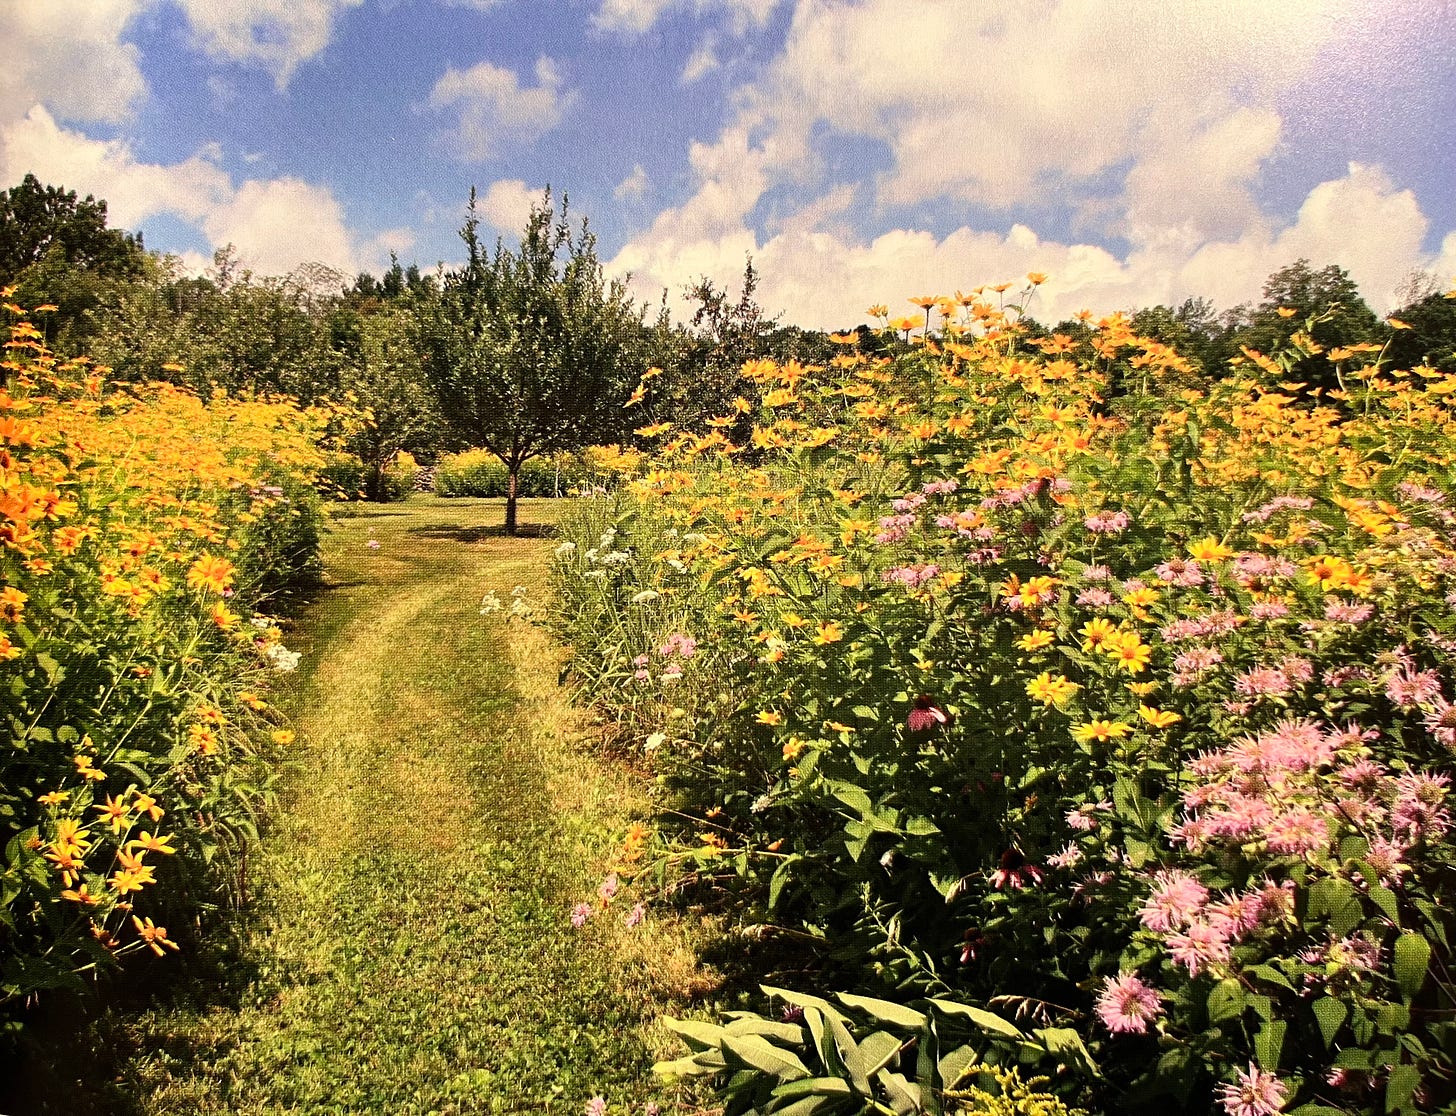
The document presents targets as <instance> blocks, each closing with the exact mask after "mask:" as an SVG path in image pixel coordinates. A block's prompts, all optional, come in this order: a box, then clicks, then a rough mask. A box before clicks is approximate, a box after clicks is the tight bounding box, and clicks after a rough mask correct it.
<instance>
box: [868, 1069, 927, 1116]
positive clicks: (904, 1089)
mask: <svg viewBox="0 0 1456 1116" xmlns="http://www.w3.org/2000/svg"><path fill="white" fill-rule="evenodd" d="M875 1079H876V1080H877V1081H878V1082H879V1083H880V1084H881V1085H883V1086H884V1087H885V1093H886V1094H887V1095H888V1096H889V1098H890V1107H891V1108H893V1109H894V1110H895V1116H915V1113H917V1112H921V1111H923V1110H922V1108H921V1105H920V1090H919V1089H918V1088H917V1087H916V1086H914V1085H912V1084H911V1083H910V1082H908V1081H906V1080H905V1077H904V1075H903V1074H899V1073H891V1072H890V1071H889V1070H880V1072H879V1073H878V1074H876V1075H875Z"/></svg>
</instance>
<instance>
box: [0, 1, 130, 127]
mask: <svg viewBox="0 0 1456 1116" xmlns="http://www.w3.org/2000/svg"><path fill="white" fill-rule="evenodd" d="M146 2H147V0H10V2H9V3H5V4H0V42H3V43H4V44H5V64H4V66H0V122H6V121H11V120H15V119H18V118H19V117H21V116H23V115H24V114H25V113H26V112H29V111H30V109H31V108H32V107H34V106H35V105H37V104H44V105H46V106H47V107H48V108H49V110H50V111H51V112H52V113H54V114H55V115H56V116H58V117H60V118H61V119H63V120H73V121H102V122H106V123H115V122H119V121H122V120H125V119H126V118H127V117H128V116H129V115H130V114H131V112H132V110H133V108H134V107H135V106H136V104H137V103H138V102H139V101H140V100H141V99H142V98H143V97H145V96H146V92H147V85H146V80H145V79H144V78H143V77H142V72H141V69H140V67H139V66H138V59H139V57H140V55H139V52H138V50H137V48H136V47H135V46H133V45H132V44H130V43H123V42H121V34H122V31H123V30H124V29H125V28H126V25H127V24H128V23H129V22H130V21H131V19H132V18H133V17H134V16H136V15H137V14H138V13H139V12H140V11H141V10H142V9H143V7H145V5H146Z"/></svg>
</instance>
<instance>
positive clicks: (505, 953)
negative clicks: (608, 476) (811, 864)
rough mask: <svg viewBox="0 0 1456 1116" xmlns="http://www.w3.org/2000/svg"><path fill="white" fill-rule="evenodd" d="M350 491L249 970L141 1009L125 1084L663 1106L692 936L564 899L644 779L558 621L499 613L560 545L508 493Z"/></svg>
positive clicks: (251, 940)
mask: <svg viewBox="0 0 1456 1116" xmlns="http://www.w3.org/2000/svg"><path fill="white" fill-rule="evenodd" d="M556 510H557V507H556V505H553V504H551V503H550V502H547V501H526V502H524V503H523V507H522V515H521V519H522V523H523V524H533V523H542V522H547V521H549V520H551V519H554V517H555V513H556ZM354 511H355V514H352V515H350V516H349V517H348V518H341V519H339V520H337V521H336V522H335V524H334V530H333V532H332V533H331V535H330V537H329V539H328V541H327V544H326V545H327V558H328V569H329V571H330V578H331V581H332V583H333V584H334V586H335V587H334V588H332V589H331V590H330V591H329V592H328V593H327V594H326V595H325V596H324V597H323V599H322V600H321V601H320V602H319V604H318V605H317V606H315V608H314V609H313V610H312V612H311V613H310V614H309V615H307V617H306V618H305V620H304V622H303V624H302V625H301V629H300V631H299V632H298V633H297V634H296V636H295V643H296V644H297V646H298V647H299V648H300V649H301V650H303V651H304V653H305V661H304V667H303V668H302V669H301V671H300V674H299V677H298V680H297V683H296V685H295V687H294V692H293V693H292V694H291V695H290V696H289V698H288V704H289V706H290V707H291V709H292V711H293V713H294V717H295V723H296V727H297V729H298V743H297V745H296V748H297V756H296V768H295V769H294V770H293V772H292V773H291V775H290V778H289V780H288V785H289V791H288V793H287V796H286V808H285V810H284V812H283V814H282V816H281V818H280V819H279V821H278V823H277V825H276V827H275V830H274V832H273V834H272V836H271V838H270V840H269V841H268V842H267V845H266V850H265V854H264V858H263V862H262V864H260V865H259V866H258V867H257V868H256V869H255V871H254V878H255V884H254V886H255V889H256V892H257V896H258V900H257V908H256V910H255V913H254V917H253V921H252V923H251V925H250V927H249V928H248V930H247V933H246V939H245V942H244V945H243V949H242V953H243V957H244V960H245V963H244V965H242V966H240V967H239V968H238V969H237V971H238V972H239V973H246V972H247V971H248V969H249V968H250V967H251V968H252V969H253V970H254V972H253V975H252V976H251V978H250V979H247V980H245V981H244V982H243V983H242V986H241V987H239V988H236V989H197V990H196V1002H195V1003H189V1004H187V1005H186V1006H183V1007H175V1008H168V1009H155V1010H153V1011H151V1012H150V1013H148V1014H146V1015H144V1016H142V1017H141V1018H140V1019H139V1020H138V1021H136V1022H133V1023H131V1024H130V1025H129V1030H130V1032H131V1034H130V1038H131V1039H132V1040H133V1041H134V1042H135V1044H136V1048H137V1049H139V1050H140V1051H141V1053H140V1054H139V1055H138V1056H137V1057H136V1058H135V1059H134V1060H132V1061H131V1062H130V1063H129V1064H127V1065H124V1066H123V1067H122V1074H123V1077H124V1080H125V1085H124V1087H123V1089H122V1091H123V1092H124V1093H125V1094H126V1096H127V1097H128V1099H129V1100H130V1101H132V1102H134V1103H135V1106H136V1110H137V1111H138V1112H142V1113H158V1114H160V1113H177V1112H189V1113H192V1112H196V1113H204V1114H206V1113H230V1114H232V1113H272V1112H289V1111H296V1112H309V1113H323V1112H381V1113H384V1112H387V1113H391V1114H395V1113H427V1112H439V1113H451V1112H460V1113H463V1112H523V1111H534V1110H542V1111H562V1112H580V1111H582V1109H583V1108H584V1106H585V1103H586V1101H587V1100H588V1099H589V1098H590V1097H592V1096H593V1095H595V1094H604V1095H605V1096H607V1097H608V1098H609V1100H610V1101H611V1102H612V1103H613V1106H614V1107H613V1111H617V1110H618V1106H621V1108H620V1110H621V1111H628V1110H635V1111H640V1110H641V1108H642V1106H643V1104H644V1103H645V1102H646V1101H648V1100H656V1101H658V1102H659V1103H661V1104H662V1105H663V1108H664V1110H671V1105H670V1103H669V1101H670V1099H671V1098H670V1097H669V1096H668V1095H666V1094H665V1092H664V1090H663V1089H662V1087H661V1086H660V1084H658V1083H656V1082H654V1081H652V1080H651V1078H650V1074H649V1067H650V1064H651V1061H652V1060H653V1057H654V1056H655V1055H656V1054H658V1053H660V1050H655V1049H653V1047H654V1046H659V1045H660V1040H657V1039H654V1038H653V1036H652V1028H651V1023H650V1021H651V1019H652V1018H653V1017H655V1015H657V1014H658V1013H659V1012H660V1011H662V1010H663V1008H664V1007H665V1005H666V1004H668V1003H669V1002H671V1001H672V1000H673V999H674V998H675V997H677V996H680V995H681V994H682V993H683V990H684V989H685V988H686V987H687V986H688V985H689V983H690V982H692V981H694V980H695V979H700V978H697V977H696V976H695V973H694V962H693V951H692V949H691V948H690V947H689V944H688V943H687V942H686V941H685V940H684V938H683V936H682V931H681V930H680V929H679V928H677V927H676V926H672V925H665V924H662V923H658V922H656V921H655V920H649V921H648V923H647V925H645V926H643V927H639V928H638V929H636V930H635V931H630V932H629V931H626V930H625V929H623V928H622V927H621V926H613V925H611V923H612V922H613V920H612V919H609V918H605V917H604V918H602V919H600V920H596V921H594V922H593V923H592V924H591V925H589V926H588V927H587V928H585V929H584V930H573V929H572V927H571V926H570V924H569V921H568V917H567V916H568V912H569V910H570V907H571V905H572V904H573V903H574V902H576V901H578V900H579V899H580V898H582V897H583V896H586V895H591V894H592V891H593V889H594V888H595V885H596V881H597V879H598V878H599V870H600V866H601V861H602V858H603V857H604V855H605V854H606V852H607V850H608V849H609V848H610V847H611V846H612V845H613V844H614V843H615V842H616V840H618V834H619V833H620V831H621V830H622V829H623V828H625V826H626V824H627V821H628V820H629V818H630V817H631V816H633V815H634V814H641V813H643V812H645V811H646V809H647V803H646V802H645V800H644V798H643V791H642V789H641V787H640V784H637V785H634V782H633V781H632V780H630V779H629V778H628V777H627V775H626V774H625V773H622V772H618V771H614V770H612V769H611V768H609V767H606V766H604V765H603V764H602V763H601V762H599V761H598V760H597V759H595V758H593V756H592V755H591V754H590V752H589V751H588V750H586V749H585V748H583V747H582V745H581V743H580V734H579V730H578V725H577V721H576V715H574V714H573V713H572V712H571V711H570V709H569V708H568V706H567V705H566V703H565V700H564V698H563V697H562V695H560V694H559V693H558V691H557V690H556V686H555V682H556V677H557V671H558V662H557V659H556V656H555V653H554V651H553V649H552V648H551V646H550V645H549V642H548V641H547V640H546V638H545V637H544V636H543V635H542V634H541V633H540V632H539V631H537V630H536V629H534V628H531V627H529V626H527V625H525V624H523V623H521V622H520V621H519V620H511V621H508V620H506V619H505V618H504V614H501V613H498V614H495V615H493V616H488V617H483V616H481V615H480V613H479V604H480V600H481V597H482V596H483V595H484V594H485V593H486V592H489V591H492V590H493V591H495V592H497V593H499V594H500V595H502V596H504V597H506V598H507V599H509V596H510V591H511V589H512V588H513V587H514V586H517V585H523V586H525V587H526V589H527V592H528V595H529V599H532V600H536V601H540V600H541V599H542V595H543V593H544V592H545V571H546V566H547V562H546V557H547V555H548V553H549V552H548V549H547V548H548V546H549V544H548V543H546V542H543V541H541V540H540V539H533V538H523V539H509V538H505V537H501V536H499V535H498V534H497V533H495V532H494V531H493V530H492V528H494V527H495V526H496V525H498V524H499V522H500V517H501V502H500V501H498V500H463V501H443V500H438V499H436V498H433V497H426V498H419V499H417V500H415V501H412V502H411V503H409V504H408V505H406V506H403V507H401V506H389V507H375V508H364V509H354ZM371 539H372V540H374V541H376V542H377V543H378V544H379V545H378V547H377V549H376V548H371V547H370V545H369V541H370V540H371ZM462 540H467V541H462ZM614 914H615V912H614ZM615 921H617V922H620V918H619V917H617V918H616V919H615ZM227 1005H231V1006H227ZM628 1105H630V1106H631V1108H630V1109H629V1108H628V1107H627V1106H628ZM55 1111H61V1109H60V1108H57V1109H55Z"/></svg>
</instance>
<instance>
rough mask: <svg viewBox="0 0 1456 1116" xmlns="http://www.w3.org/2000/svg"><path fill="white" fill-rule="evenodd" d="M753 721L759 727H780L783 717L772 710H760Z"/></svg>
mask: <svg viewBox="0 0 1456 1116" xmlns="http://www.w3.org/2000/svg"><path fill="white" fill-rule="evenodd" d="M754 720H756V721H757V722H758V723H759V724H761V725H781V724H783V723H784V715H783V714H782V713H779V712H777V711H776V710H773V709H760V710H759V712H758V716H757V717H755V718H754Z"/></svg>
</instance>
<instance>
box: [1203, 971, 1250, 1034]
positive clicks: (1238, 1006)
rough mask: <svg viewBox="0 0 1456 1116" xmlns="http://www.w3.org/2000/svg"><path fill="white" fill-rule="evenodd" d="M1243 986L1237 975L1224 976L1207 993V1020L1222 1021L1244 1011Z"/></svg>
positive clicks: (1235, 1016) (1237, 1015)
mask: <svg viewBox="0 0 1456 1116" xmlns="http://www.w3.org/2000/svg"><path fill="white" fill-rule="evenodd" d="M1244 1003H1245V1000H1244V986H1243V984H1242V983H1241V982H1240V981H1239V980H1238V978H1237V977H1226V978H1225V979H1223V980H1221V981H1219V982H1218V983H1217V984H1215V985H1214V986H1213V989H1212V990H1211V991H1210V992H1209V993H1208V1021H1209V1022H1210V1023H1223V1022H1226V1021H1227V1020H1230V1019H1237V1018H1238V1017H1239V1016H1240V1015H1242V1014H1243V1012H1244Z"/></svg>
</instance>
